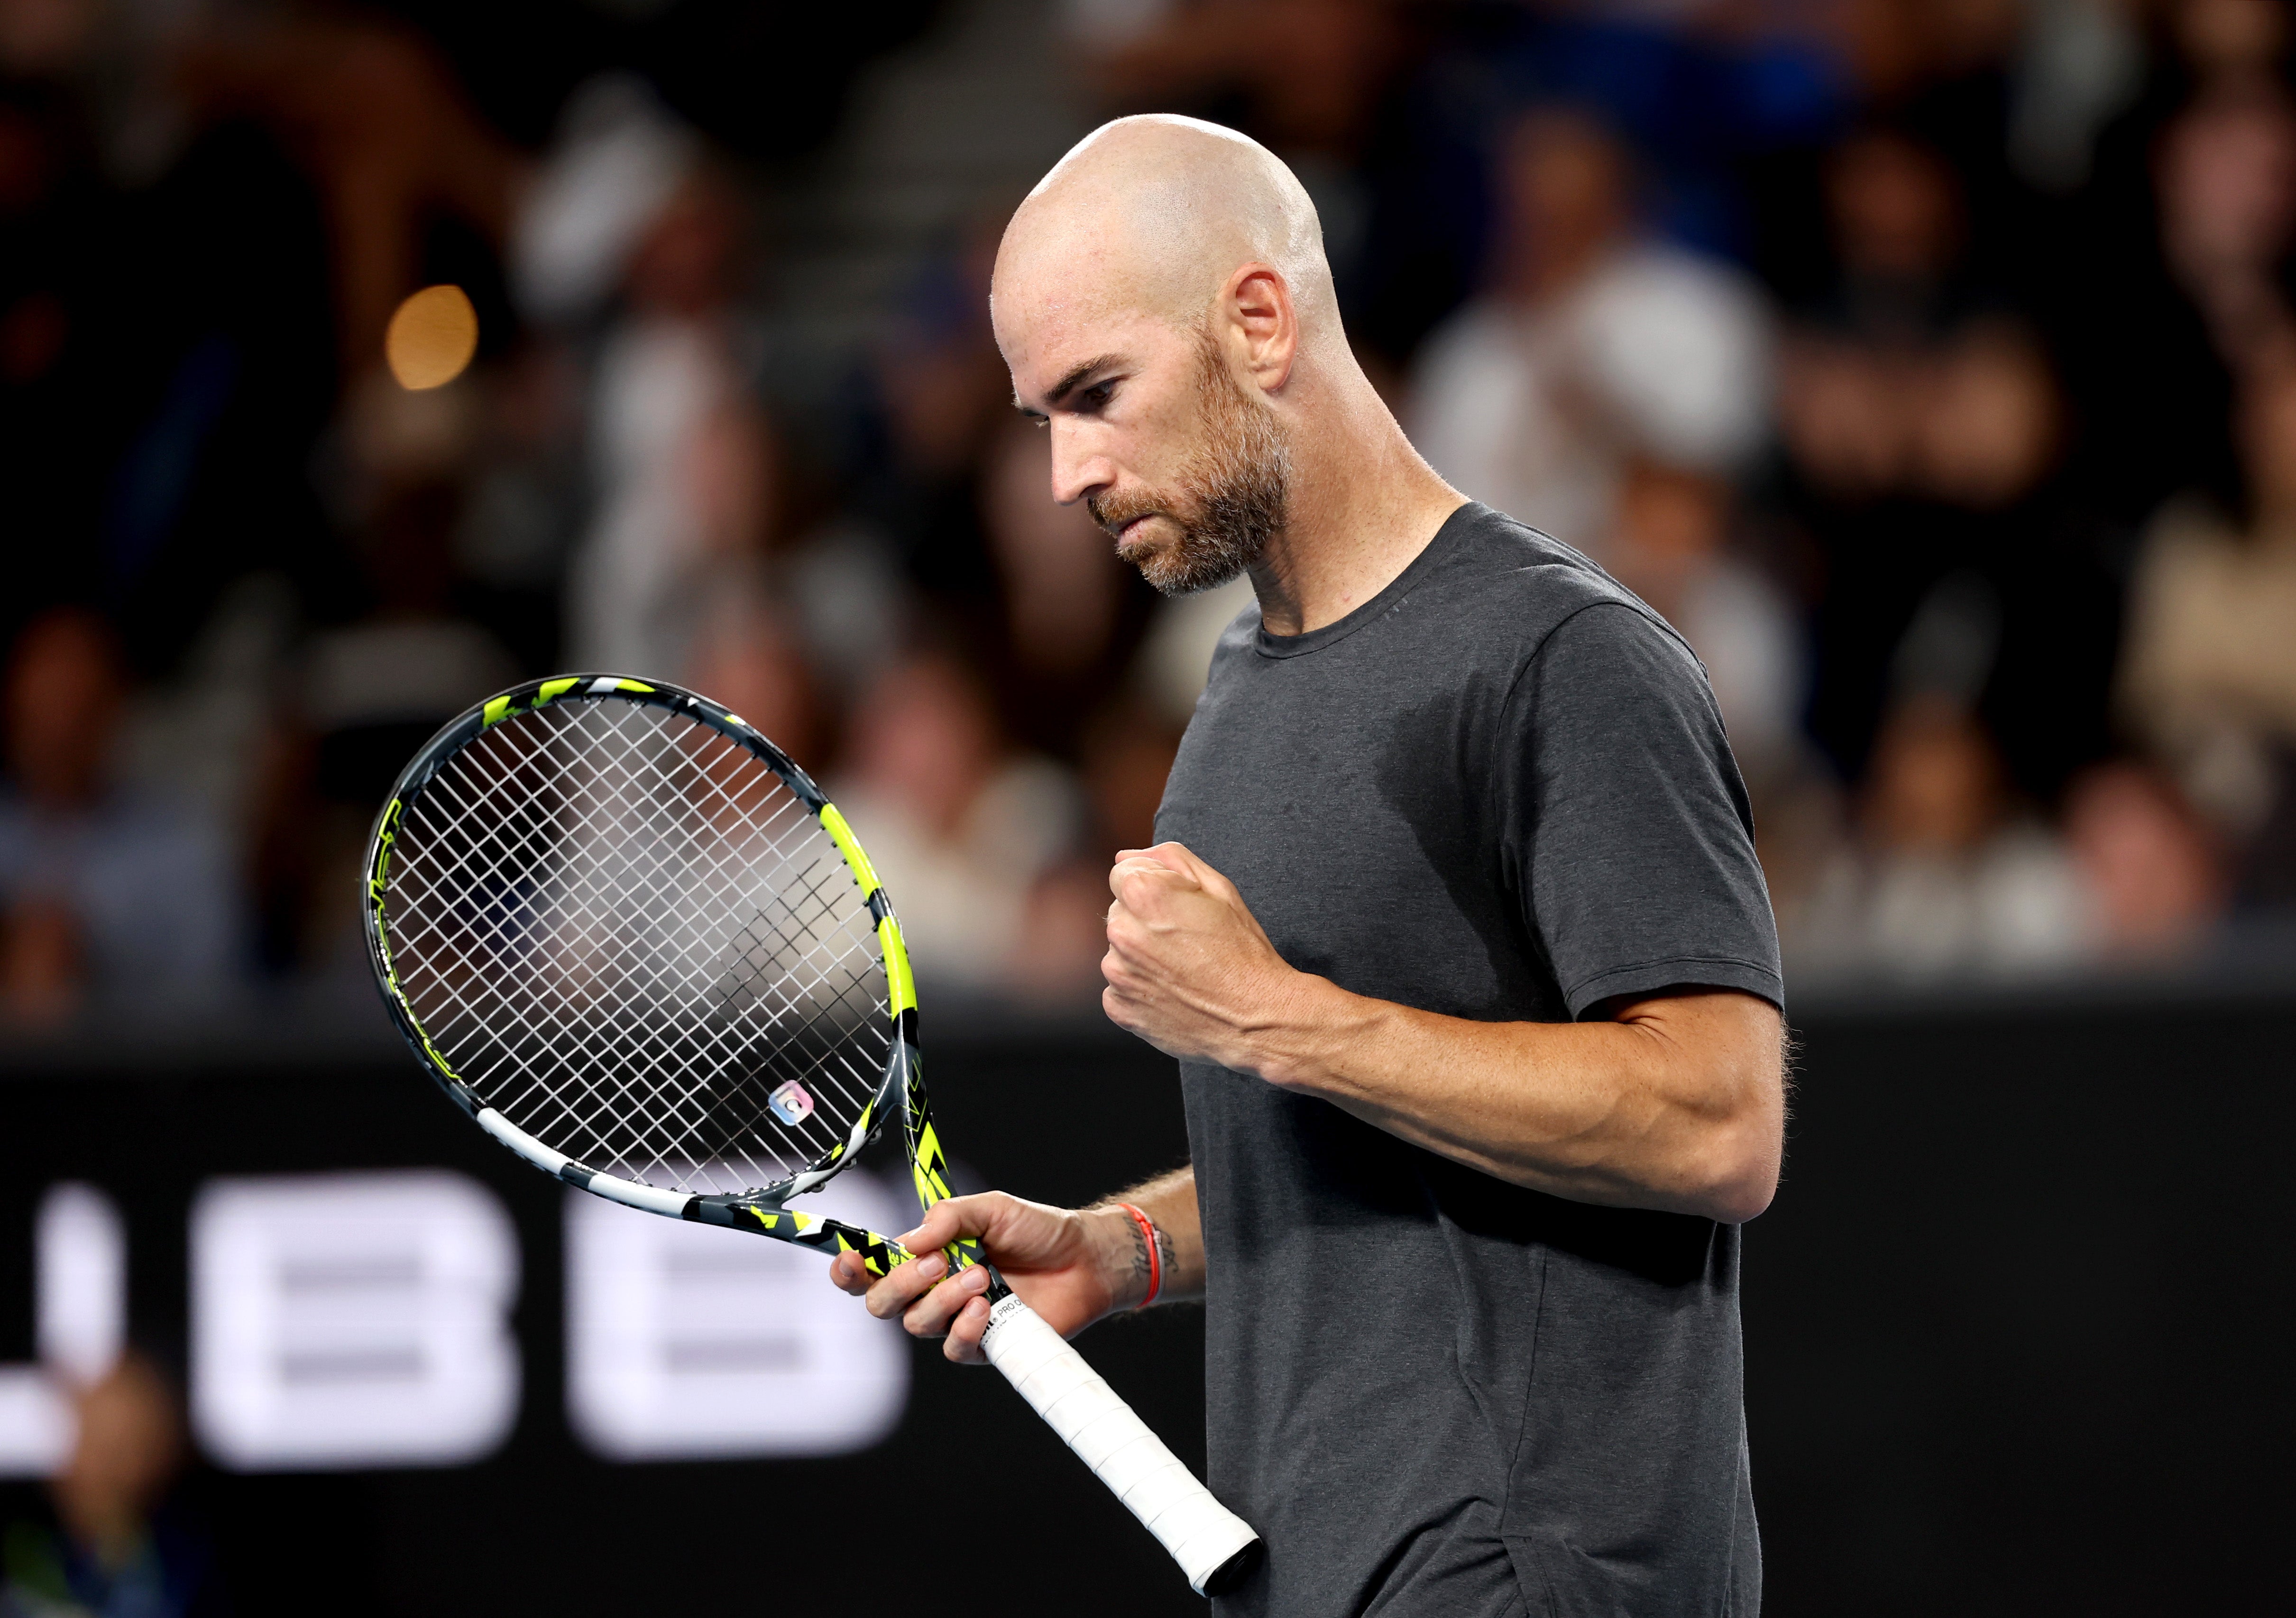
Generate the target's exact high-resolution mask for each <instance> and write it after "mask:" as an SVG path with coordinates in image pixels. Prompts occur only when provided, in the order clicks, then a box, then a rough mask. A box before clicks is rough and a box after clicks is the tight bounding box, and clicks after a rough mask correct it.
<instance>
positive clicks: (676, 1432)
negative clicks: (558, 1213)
mask: <svg viewBox="0 0 2296 1618" xmlns="http://www.w3.org/2000/svg"><path fill="white" fill-rule="evenodd" d="M801 1205H802V1206H803V1207H804V1208H805V1209H806V1210H807V1211H808V1212H809V1213H817V1214H824V1215H826V1216H829V1217H832V1218H836V1219H841V1220H844V1221H846V1222H848V1223H851V1224H857V1225H863V1226H865V1227H868V1228H870V1229H873V1230H892V1229H906V1227H907V1226H908V1225H910V1224H911V1223H914V1219H913V1218H904V1217H903V1216H902V1214H901V1210H900V1205H898V1203H897V1202H896V1200H895V1199H894V1197H893V1196H892V1195H891V1194H890V1192H889V1191H887V1189H885V1186H884V1184H883V1183H882V1182H881V1181H878V1180H876V1179H874V1178H873V1177H871V1176H869V1175H868V1174H866V1173H865V1172H864V1171H862V1170H858V1169H856V1170H852V1171H849V1172H848V1173H844V1174H841V1175H840V1176H839V1177H838V1178H837V1179H836V1180H834V1181H832V1182H831V1183H830V1184H829V1185H828V1186H827V1187H826V1188H824V1189H823V1190H822V1191H820V1192H819V1193H817V1194H816V1195H814V1196H809V1197H806V1198H805V1199H804V1201H803V1203H802V1204H801ZM827 1267H828V1261H827V1260H826V1259H824V1257H822V1255H821V1254H817V1253H811V1252H808V1251H806V1250H805V1249H803V1248H800V1247H792V1246H788V1245H787V1244H785V1243H782V1242H777V1241H773V1240H769V1239H767V1238H765V1237H764V1236H762V1235H760V1236H749V1235H745V1234H743V1233H742V1232H740V1231H737V1230H723V1229H720V1228H718V1227H717V1226H714V1225H701V1224H685V1223H682V1222H678V1221H675V1220H668V1219H658V1218H649V1217H648V1216H646V1215H644V1214H635V1213H633V1212H631V1211H630V1210H629V1209H627V1208H619V1207H616V1206H614V1205H611V1204H610V1203H606V1202H602V1201H600V1200H599V1199H598V1198H597V1197H591V1196H588V1195H586V1194H585V1193H583V1192H579V1191H577V1192H572V1193H570V1194H569V1197H568V1199H567V1204H566V1400H567V1414H568V1417H569V1418H570V1420H571V1421H572V1423H573V1426H574V1429H575V1431H576V1432H577V1433H578V1434H581V1436H582V1438H583V1440H584V1441H585V1442H587V1443H588V1444H589V1446H590V1447H591V1448H592V1449H593V1450H596V1451H597V1452H598V1453H599V1454H601V1455H603V1456H605V1457H607V1458H608V1459H613V1460H675V1459H699V1458H706V1457H725V1456H741V1455H782V1456H794V1455H839V1454H843V1453H846V1452H847V1451H849V1450H859V1449H865V1448H866V1447H867V1446H869V1445H870V1444H873V1443H875V1442H877V1441H878V1440H880V1439H881V1438H883V1437H884V1436H886V1434H889V1433H890V1432H891V1431H892V1430H893V1427H894V1426H895V1425H896V1424H898V1422H899V1420H900V1418H901V1410H902V1408H903V1407H904V1406H905V1405H906V1403H907V1401H908V1384H909V1350H908V1339H907V1337H906V1336H905V1335H904V1334H903V1333H902V1332H901V1330H900V1328H899V1326H898V1323H896V1322H893V1321H888V1320H876V1319H874V1318H873V1317H872V1316H871V1315H870V1314H869V1312H868V1311H866V1310H865V1309H863V1308H862V1307H861V1305H860V1304H859V1303H858V1302H857V1301H856V1300H854V1299H852V1298H849V1297H847V1296H846V1295H844V1294H842V1293H840V1292H839V1291H838V1290H837V1289H836V1288H835V1287H832V1286H831V1285H830V1284H829V1278H828V1276H827V1275H826V1274H824V1271H825V1270H826V1269H827Z"/></svg>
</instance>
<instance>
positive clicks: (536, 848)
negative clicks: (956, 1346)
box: [363, 674, 1259, 1594]
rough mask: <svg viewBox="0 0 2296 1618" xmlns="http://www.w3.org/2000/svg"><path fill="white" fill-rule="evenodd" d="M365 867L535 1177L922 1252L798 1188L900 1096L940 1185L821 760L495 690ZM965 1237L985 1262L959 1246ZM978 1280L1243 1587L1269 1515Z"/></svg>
mask: <svg viewBox="0 0 2296 1618" xmlns="http://www.w3.org/2000/svg"><path fill="white" fill-rule="evenodd" d="M365 880H366V888H365V895H364V903H363V909H364V911H365V918H366V941H367V949H368V952H369V955H370V957H371V959H372V960H373V966H374V972H375V977H376V980H377V982H378V983H380V985H381V988H382V995H383V1001H384V1003H385V1004H386V1005H387V1006H388V1007H389V1009H390V1015H391V1017H392V1019H393V1020H394V1021H395V1022H396V1023H397V1024H398V1030H399V1032H400V1034H403V1035H405V1036H406V1042H407V1044H408V1046H409V1047H410V1048H411V1049H412V1050H414V1053H415V1055H416V1056H417V1057H418V1058H420V1059H421V1061H422V1066H424V1068H425V1069H427V1070H428V1071H429V1073H430V1076H431V1077H432V1078H433V1079H435V1080H437V1081H438V1083H439V1087H440V1088H441V1089H443V1090H444V1091H446V1092H447V1097H448V1098H449V1099H452V1100H453V1101H454V1102H455V1105H456V1106H457V1107H461V1108H462V1109H463V1112H464V1113H465V1114H467V1115H469V1116H470V1117H471V1119H472V1120H473V1121H475V1122H476V1123H477V1124H478V1125H479V1127H480V1129H483V1130H484V1131H486V1132H487V1133H488V1134H489V1135H492V1136H493V1137H494V1138H495V1139H496V1140H498V1141H500V1142H501V1143H502V1144H503V1145H504V1146H506V1147H508V1148H510V1149H511V1150H512V1151H513V1152H516V1153H517V1154H518V1155H519V1156H521V1157H523V1158H525V1159H526V1160H527V1161H528V1162H529V1163H531V1164H534V1165H535V1166H536V1167H537V1168H539V1169H542V1170H543V1171H544V1172H545V1173H551V1174H554V1175H556V1176H557V1177H558V1178H559V1179H561V1180H562V1181H566V1182H567V1183H568V1184H569V1185H573V1186H578V1187H580V1188H581V1189H584V1190H586V1191H588V1192H590V1193H591V1194H592V1195H593V1196H596V1197H605V1198H607V1199H608V1200H610V1201H612V1202H618V1203H621V1204H624V1205H627V1206H629V1207H633V1208H639V1209H643V1210H644V1211H645V1212H646V1213H649V1214H665V1215H667V1216H668V1217H670V1218H672V1219H685V1220H693V1221H698V1222H701V1223H704V1224H712V1225H723V1226H725V1227H726V1228H727V1229H728V1230H744V1231H748V1232H750V1233H751V1234H753V1235H760V1236H767V1237H772V1238H775V1239H777V1240H781V1241H786V1242H794V1243H796V1244H797V1245H798V1246H803V1247H811V1248H814V1249H816V1251H818V1252H821V1253H824V1254H839V1253H847V1252H856V1253H858V1254H860V1255H861V1260H862V1263H864V1264H865V1265H866V1266H867V1267H868V1270H869V1271H870V1273H871V1274H873V1275H882V1274H884V1273H885V1272H886V1271H889V1270H890V1269H892V1268H893V1267H894V1266H895V1265H896V1264H898V1263H901V1262H902V1261H904V1260H905V1259H906V1258H907V1257H908V1256H909V1254H907V1252H906V1251H905V1250H904V1249H903V1248H902V1247H901V1246H900V1245H899V1244H898V1243H897V1242H894V1241H891V1240H890V1239H888V1238H885V1237H883V1236H881V1235H879V1234H877V1233H876V1232H875V1231H873V1230H860V1229H858V1228H857V1227H854V1226H851V1225H847V1224H841V1223H840V1222H837V1221H835V1220H832V1219H824V1218H821V1217H819V1216H817V1215H816V1214H808V1213H804V1212H801V1211H799V1209H797V1208H794V1207H792V1206H791V1205H790V1200H791V1198H792V1197H799V1196H802V1195H803V1194H804V1193H806V1192H808V1191H811V1190H814V1189H817V1188H819V1187H820V1186H822V1185H823V1184H824V1183H825V1182H826V1181H828V1180H829V1179H830V1178H831V1177H832V1176H833V1175H835V1174H836V1173H838V1172H839V1171H840V1169H843V1168H844V1167H846V1166H847V1165H848V1164H851V1163H852V1162H853V1160H854V1159H855V1157H857V1156H858V1155H859V1153H860V1151H861V1148H863V1147H864V1146H865V1145H866V1144H867V1143H868V1142H869V1141H870V1140H873V1138H874V1137H875V1136H876V1135H877V1133H878V1132H879V1131H880V1130H881V1129H882V1128H883V1126H884V1125H885V1124H886V1123H887V1122H888V1121H889V1120H890V1119H891V1118H892V1117H893V1116H895V1115H899V1117H900V1118H901V1120H902V1127H903V1134H904V1137H905V1139H906V1143H907V1147H908V1155H909V1164H910V1168H911V1170H912V1171H913V1173H914V1178H915V1181H916V1189H917V1200H918V1201H919V1203H920V1204H922V1205H923V1206H924V1207H926V1208H931V1206H932V1205H934V1204H935V1203H937V1202H939V1201H940V1200H941V1199H942V1198H943V1197H947V1196H948V1194H949V1189H948V1169H947V1157H946V1156H945V1155H944V1153H943V1150H942V1147H941V1142H940V1138H939V1134H938V1133H937V1132H936V1131H935V1130H934V1127H933V1121H932V1114H931V1110H930V1108H929V1107H927V1105H926V1100H925V1089H924V1083H923V1079H922V1075H921V1073H920V1071H919V1063H918V1055H917V1002H916V988H915V984H914V980H913V979H912V977H911V976H910V972H909V958H908V952H907V951H906V948H905V947H904V946H903V944H902V942H901V927H900V923H899V922H898V920H896V919H894V915H893V907H892V904H891V902H890V900H889V899H888V898H887V896H886V893H885V888H884V886H883V884H881V882H879V881H878V879H877V873H876V872H875V871H874V870H872V869H871V868H870V865H869V857H868V855H866V854H864V853H863V852H862V851H861V845H860V843H859V842H858V841H857V840H856V839H855V838H854V835H853V831H852V829H851V828H850V827H849V826H848V825H847V824H846V823H845V817H844V816H843V815H841V814H840V813H838V812H837V810H836V808H835V806H834V805H832V804H831V803H830V802H829V800H828V799H827V798H826V797H824V796H823V795H822V792H821V789H819V788H818V787H816V786H815V785H814V784H813V781H812V780H810V779H809V778H808V776H807V775H806V773H805V772H804V771H802V770H800V769H799V768H798V767H797V765H796V764H792V763H791V761H790V759H789V757H788V756H787V755H785V754H783V752H782V750H781V749H780V748H776V747H775V745H774V744H773V743H772V742H770V741H768V740H766V738H765V737H763V736H761V735H759V734H758V731H755V730H753V729H752V728H751V727H750V725H749V724H747V723H744V722H743V721H742V719H740V718H739V717H737V716H736V715H734V714H732V713H730V712H728V711H727V710H726V709H725V708H723V707H719V706H718V705H717V703H714V702H711V701H709V699H706V698H702V697H698V696H696V695H694V694H693V692H691V691H680V690H678V689H677V688H676V687H675V686H671V685H665V684H663V683H661V682H644V681H638V680H631V679H627V678H623V677H621V676H619V675H613V674H572V675H566V676H562V677H561V678H558V679H554V680H544V681H538V682H534V683H531V684H528V685H521V686H518V687H515V688H513V689H512V690H510V691H504V692H503V693H502V694H501V695H500V696H498V697H495V698H493V699H490V700H488V701H487V702H484V703H481V704H480V706H478V707H474V708H472V709H471V711H470V712H469V713H467V714H464V715H463V716H462V717H460V718H459V719H456V720H455V722H454V723H451V724H449V725H447V727H446V729H444V730H442V731H439V734H438V735H436V736H435V737H433V738H431V740H430V743H429V744H428V745H427V746H425V747H424V748H423V749H422V752H421V753H419V754H417V755H416V756H415V758H414V762H413V763H412V764H408V765H407V766H406V771H405V772H403V773H402V774H401V775H400V776H399V778H398V782H397V784H396V785H395V786H393V787H392V789H391V792H390V798H389V802H388V803H387V804H385V805H383V810H382V813H381V815H380V816H379V817H378V818H377V820H376V821H375V826H374V832H373V837H372V838H370V839H369V842H368V846H367V854H366V862H365ZM947 1256H948V1260H949V1265H950V1271H951V1273H952V1274H954V1273H955V1272H956V1271H958V1270H961V1269H963V1268H964V1267H966V1266H970V1265H973V1264H984V1263H986V1261H985V1260H984V1258H983V1256H982V1254H981V1252H980V1246H979V1244H978V1243H976V1242H973V1241H972V1240H970V1239H966V1240H964V1241H960V1242H958V1243H957V1244H955V1246H951V1247H950V1248H948V1249H947ZM988 1274H989V1280H988V1297H989V1299H990V1302H991V1304H992V1310H991V1314H990V1323H989V1326H988V1335H987V1336H985V1337H984V1338H983V1340H982V1346H983V1348H984V1350H985V1351H986V1352H987V1354H988V1360H989V1361H990V1362H991V1363H992V1364H994V1365H995V1366H996V1369H999V1370H1001V1371H1003V1372H1004V1373H1005V1376H1006V1377H1009V1378H1010V1379H1011V1380H1012V1383H1013V1386H1014V1387H1016V1388H1018V1389H1020V1391H1021V1397H1023V1398H1024V1399H1026V1400H1027V1401H1029V1404H1030V1405H1032V1406H1034V1407H1035V1409H1036V1410H1037V1414H1038V1415H1040V1416H1042V1417H1043V1418H1045V1420H1046V1422H1048V1423H1049V1424H1050V1425H1051V1426H1052V1427H1053V1429H1054V1431H1055V1432H1057V1433H1058V1434H1060V1435H1061V1437H1062V1439H1064V1440H1065V1441H1066V1442H1068V1445H1069V1447H1070V1449H1072V1450H1075V1451H1076V1452H1077V1453H1078V1455H1079V1456H1081V1457H1082V1458H1083V1459H1084V1461H1085V1464H1086V1465H1087V1466H1088V1467H1091V1468H1092V1469H1093V1471H1094V1472H1095V1474H1097V1475H1099V1477H1100V1479H1101V1481H1102V1482H1103V1483H1106V1484H1107V1485H1108V1486H1109V1488H1110V1489H1111V1490H1113V1491H1115V1493H1116V1496H1117V1498H1118V1499H1119V1500H1122V1501H1123V1502H1124V1504H1125V1505H1126V1506H1127V1507H1128V1508H1130V1509H1131V1511H1132V1513H1133V1515H1134V1516H1137V1517H1138V1518H1139V1519H1140V1520H1141V1522H1142V1523H1144V1524H1146V1525H1147V1527H1148V1530H1149V1532H1152V1533H1153V1534H1154V1535H1155V1536H1156V1537H1157V1538H1158V1539H1159V1540H1161V1541H1162V1542H1163V1545H1164V1548H1165V1549H1167V1550H1169V1552H1171V1554H1172V1556H1173V1557H1174V1559H1175V1560H1177V1562H1178V1563H1179V1565H1180V1567H1181V1569H1182V1571H1183V1572H1185V1573H1186V1574H1187V1577H1188V1582H1189V1583H1190V1584H1191V1585H1192V1586H1193V1587H1194V1588H1195V1589H1196V1590H1197V1591H1199V1592H1200V1593H1203V1594H1216V1593H1218V1591H1219V1590H1221V1589H1224V1588H1226V1585H1227V1584H1229V1583H1232V1582H1233V1581H1234V1580H1235V1579H1236V1578H1237V1577H1238V1576H1239V1575H1240V1574H1241V1573H1242V1572H1243V1571H1244V1570H1245V1568H1246V1567H1248V1566H1249V1565H1250V1561H1251V1555H1252V1552H1253V1550H1254V1548H1255V1547H1256V1546H1257V1545H1258V1543H1259V1540H1258V1536H1257V1535H1255V1534H1254V1533H1253V1532H1252V1531H1251V1528H1250V1527H1249V1526H1247V1525H1246V1524H1244V1523H1243V1522H1242V1520H1240V1519H1239V1518H1237V1517H1236V1516H1234V1514H1233V1513H1231V1512H1230V1511H1228V1510H1227V1508H1226V1507H1224V1506H1222V1505H1221V1504H1220V1503H1219V1502H1218V1500H1215V1499H1214V1498H1213V1497H1212V1494H1211V1492H1210V1491H1209V1490H1208V1489H1206V1488H1205V1487H1204V1486H1203V1484H1202V1483H1200V1482H1198V1481H1197V1479H1196V1478H1195V1476H1194V1475H1193V1474H1192V1473H1191V1472H1190V1471H1189V1470H1188V1469H1187V1467H1185V1465H1183V1464H1182V1463H1181V1462H1180V1461H1179V1460H1178V1459H1177V1458H1176V1457H1175V1456H1174V1455H1173V1454H1172V1452H1171V1451H1170V1450H1168V1449H1166V1448H1165V1447H1164V1445H1163V1443H1162V1442H1161V1441H1160V1440H1159V1439H1158V1438H1157V1437H1156V1435H1155V1434H1153V1433H1152V1432H1150V1431H1149V1429H1148V1427H1147V1426H1146V1424H1145V1423H1144V1422H1143V1421H1141V1419H1140V1418H1139V1417H1138V1416H1136V1415H1135V1414H1134V1413H1133V1411H1132V1409H1131V1407H1130V1406H1128V1405H1127V1404H1126V1403H1125V1402H1124V1401H1122V1400H1121V1399H1119V1398H1118V1397H1117V1395H1116V1393H1114V1392H1113V1391H1112V1390H1111V1388H1110V1387H1109V1385H1108V1384H1107V1383H1105V1382H1103V1380H1102V1379H1101V1378H1100V1377H1099V1375H1098V1374H1097V1373H1095V1371H1094V1370H1093V1369H1092V1368H1091V1367H1090V1366H1088V1365H1087V1364H1086V1363H1085V1361H1084V1360H1083V1358H1082V1357H1081V1356H1080V1355H1078V1353H1077V1352H1076V1351H1075V1350H1074V1349H1073V1348H1071V1347H1070V1346H1069V1345H1068V1344H1067V1343H1065V1342H1063V1341H1062V1338H1061V1336H1060V1334H1059V1333H1057V1332H1055V1331H1054V1329H1053V1328H1051V1327H1049V1326H1047V1325H1046V1323H1045V1322H1044V1321H1043V1320H1041V1319H1039V1318H1038V1317H1037V1314H1036V1312H1034V1311H1033V1310H1031V1309H1030V1308H1029V1306H1028V1305H1027V1304H1026V1303H1022V1302H1021V1299H1020V1298H1019V1297H1018V1296H1017V1295H1014V1294H1013V1291H1012V1289H1011V1288H1010V1287H1006V1286H1005V1282H1004V1279H1003V1278H1002V1277H1000V1276H998V1275H997V1274H996V1271H995V1270H994V1269H993V1268H992V1269H990V1270H989V1272H988Z"/></svg>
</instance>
